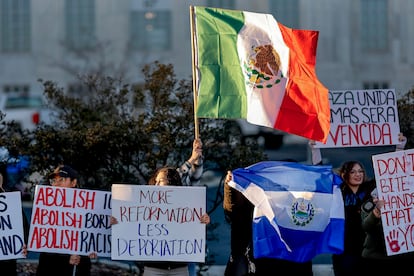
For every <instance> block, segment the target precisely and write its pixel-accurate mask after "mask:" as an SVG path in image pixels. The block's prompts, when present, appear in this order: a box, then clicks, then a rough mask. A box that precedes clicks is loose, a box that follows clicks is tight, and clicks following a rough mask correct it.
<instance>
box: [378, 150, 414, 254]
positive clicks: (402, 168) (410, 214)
mask: <svg viewBox="0 0 414 276" xmlns="http://www.w3.org/2000/svg"><path fill="white" fill-rule="evenodd" d="M372 162H373V168H374V172H375V181H376V184H377V190H378V198H379V199H382V200H384V201H385V204H384V207H382V208H381V221H382V225H383V229H384V238H385V245H386V248H387V254H388V255H396V254H401V253H405V252H411V251H414V219H413V218H414V208H413V207H414V150H413V149H411V150H405V151H396V152H391V153H385V154H378V155H373V156H372Z"/></svg>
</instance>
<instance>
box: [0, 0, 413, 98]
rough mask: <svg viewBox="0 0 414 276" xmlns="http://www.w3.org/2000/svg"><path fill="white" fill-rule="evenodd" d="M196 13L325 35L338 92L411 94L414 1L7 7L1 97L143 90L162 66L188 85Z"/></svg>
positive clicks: (325, 63) (35, 3)
mask: <svg viewBox="0 0 414 276" xmlns="http://www.w3.org/2000/svg"><path fill="white" fill-rule="evenodd" d="M190 5H200V6H214V7H222V8H230V9H238V10H246V11H252V12H261V13H272V14H273V15H274V16H275V18H276V19H277V20H278V21H280V22H281V23H282V24H284V25H286V26H289V27H292V28H300V29H313V30H318V31H319V32H320V33H319V44H318V54H317V66H316V69H317V73H318V77H319V79H320V80H321V81H322V83H324V84H325V86H326V87H328V88H329V89H331V90H339V89H340V90H342V89H368V88H395V89H396V91H397V93H398V94H400V95H401V94H405V93H406V92H408V91H409V90H410V89H411V88H413V85H414V52H413V49H414V16H413V15H414V1H412V0H347V1H343V0H260V1H259V0H256V1H254V0H199V1H196V0H194V1H191V0H0V93H10V92H30V93H31V92H41V90H42V87H41V86H40V84H39V82H38V81H37V80H38V79H39V78H41V79H43V80H51V81H54V82H57V83H58V84H59V86H61V87H63V88H64V89H66V90H67V91H68V92H69V93H85V91H82V88H81V87H80V86H79V82H78V80H77V78H76V75H77V74H82V73H85V72H94V71H101V72H102V71H103V72H104V73H106V74H107V75H109V76H123V78H124V80H125V81H126V82H127V83H130V84H132V83H139V82H140V81H141V80H142V75H141V68H142V65H143V64H145V63H152V62H153V61H154V60H158V61H160V62H161V63H171V64H173V65H174V68H175V72H176V74H177V76H178V77H179V78H180V79H181V78H186V79H190V78H191V74H192V69H191V42H190V19H189V6H190Z"/></svg>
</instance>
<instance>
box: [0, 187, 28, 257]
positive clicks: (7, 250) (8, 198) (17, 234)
mask: <svg viewBox="0 0 414 276" xmlns="http://www.w3.org/2000/svg"><path fill="white" fill-rule="evenodd" d="M23 233H24V232H23V214H22V201H21V194H20V192H9V193H0V260H7V259H18V258H24V256H23V254H22V250H23V245H24V234H23Z"/></svg>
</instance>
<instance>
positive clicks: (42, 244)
mask: <svg viewBox="0 0 414 276" xmlns="http://www.w3.org/2000/svg"><path fill="white" fill-rule="evenodd" d="M110 216H111V193H110V192H104V191H96V190H86V189H76V188H61V187H52V186H43V185H38V186H36V191H35V196H34V200H33V211H32V217H31V225H30V232H29V245H28V248H29V250H31V251H39V252H56V253H66V254H78V255H89V253H92V252H96V253H97V254H98V256H101V257H109V256H110V255H111V225H110Z"/></svg>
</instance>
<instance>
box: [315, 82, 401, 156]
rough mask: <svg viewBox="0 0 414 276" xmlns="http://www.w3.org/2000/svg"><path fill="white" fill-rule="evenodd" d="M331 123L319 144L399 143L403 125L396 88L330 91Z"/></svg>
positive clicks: (352, 145)
mask: <svg viewBox="0 0 414 276" xmlns="http://www.w3.org/2000/svg"><path fill="white" fill-rule="evenodd" d="M329 101H330V106H331V127H330V131H329V135H328V140H327V142H326V144H322V143H317V147H321V148H334V147H364V146H383V145H395V144H398V134H399V133H400V125H399V121H398V108H397V98H396V95H395V90H394V89H386V90H385V89H384V90H381V89H376V90H361V91H360V90H344V91H329Z"/></svg>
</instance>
